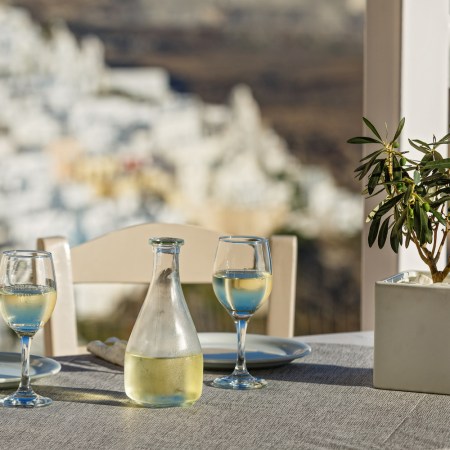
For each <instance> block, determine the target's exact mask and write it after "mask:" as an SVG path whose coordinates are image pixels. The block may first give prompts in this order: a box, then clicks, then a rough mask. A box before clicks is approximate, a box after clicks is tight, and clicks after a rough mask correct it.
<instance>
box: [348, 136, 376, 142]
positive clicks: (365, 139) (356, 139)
mask: <svg viewBox="0 0 450 450" xmlns="http://www.w3.org/2000/svg"><path fill="white" fill-rule="evenodd" d="M347 143H348V144H381V142H380V141H379V140H377V139H374V138H371V137H365V136H357V137H354V138H351V139H349V140H348V141H347Z"/></svg>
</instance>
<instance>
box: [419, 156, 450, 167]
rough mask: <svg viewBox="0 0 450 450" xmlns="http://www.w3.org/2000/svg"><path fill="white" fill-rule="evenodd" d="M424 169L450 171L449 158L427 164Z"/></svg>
mask: <svg viewBox="0 0 450 450" xmlns="http://www.w3.org/2000/svg"><path fill="white" fill-rule="evenodd" d="M424 168H425V169H450V158H443V159H441V160H439V161H430V162H427V163H426V164H425V166H424Z"/></svg>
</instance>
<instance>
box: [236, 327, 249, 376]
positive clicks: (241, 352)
mask: <svg viewBox="0 0 450 450" xmlns="http://www.w3.org/2000/svg"><path fill="white" fill-rule="evenodd" d="M234 323H235V324H236V332H237V341H238V349H237V358H236V367H235V368H234V372H233V375H240V374H247V373H248V371H247V366H246V364H245V336H246V334H247V323H248V319H237V320H235V322H234Z"/></svg>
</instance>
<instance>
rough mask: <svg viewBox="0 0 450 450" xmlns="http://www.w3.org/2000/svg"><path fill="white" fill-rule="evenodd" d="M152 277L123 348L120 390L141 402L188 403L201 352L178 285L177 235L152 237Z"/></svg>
mask: <svg viewBox="0 0 450 450" xmlns="http://www.w3.org/2000/svg"><path fill="white" fill-rule="evenodd" d="M149 242H150V244H151V245H152V246H153V253H154V262H153V278H152V281H151V284H150V287H149V290H148V292H147V296H146V298H145V301H144V304H143V305H142V308H141V311H140V312H139V315H138V318H137V320H136V323H135V325H134V327H133V331H132V332H131V336H130V339H129V341H128V345H127V349H126V353H125V392H126V394H127V395H128V397H130V398H131V399H132V400H134V401H136V402H137V403H139V404H141V405H144V406H151V407H168V406H188V405H191V404H193V403H194V402H195V401H196V400H198V399H199V398H200V395H201V393H202V387H203V354H202V349H201V347H200V342H199V339H198V335H197V332H196V330H195V326H194V322H193V321H192V318H191V315H190V313H189V310H188V307H187V305H186V301H185V299H184V295H183V291H182V289H181V283H180V276H179V269H178V265H179V264H178V256H179V253H180V247H181V246H182V245H183V244H184V241H183V240H182V239H177V238H169V237H161V238H151V239H150V241H149Z"/></svg>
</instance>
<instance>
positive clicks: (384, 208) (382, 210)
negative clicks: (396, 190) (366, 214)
mask: <svg viewBox="0 0 450 450" xmlns="http://www.w3.org/2000/svg"><path fill="white" fill-rule="evenodd" d="M403 195H404V194H403V193H402V194H398V195H396V196H395V197H392V198H390V199H389V200H386V201H383V202H381V203H380V204H379V205H378V206H379V207H378V210H377V211H376V212H375V214H374V217H373V218H374V219H375V218H376V217H379V218H380V219H381V217H382V216H384V215H385V214H386V213H387V212H388V211H390V210H391V208H392V207H393V206H394V205H396V204H397V203H398V201H399V200H400V199H401V198H402V197H403Z"/></svg>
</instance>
